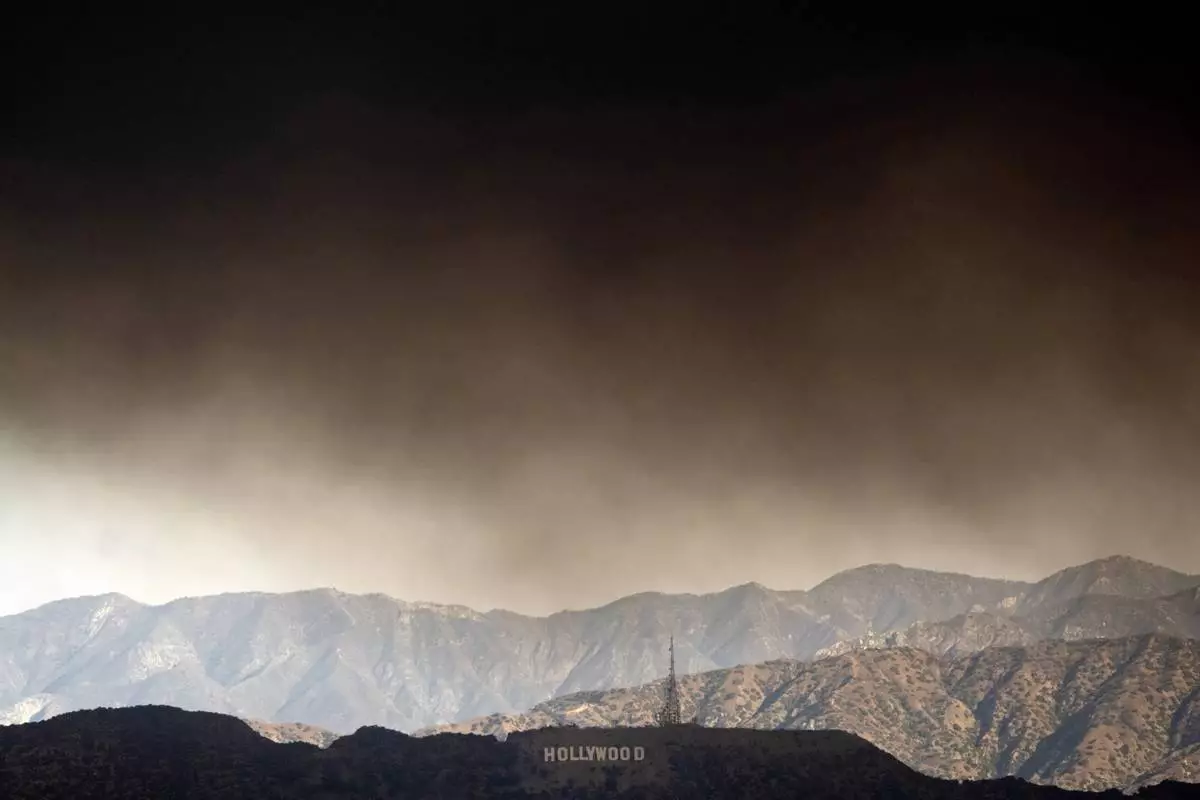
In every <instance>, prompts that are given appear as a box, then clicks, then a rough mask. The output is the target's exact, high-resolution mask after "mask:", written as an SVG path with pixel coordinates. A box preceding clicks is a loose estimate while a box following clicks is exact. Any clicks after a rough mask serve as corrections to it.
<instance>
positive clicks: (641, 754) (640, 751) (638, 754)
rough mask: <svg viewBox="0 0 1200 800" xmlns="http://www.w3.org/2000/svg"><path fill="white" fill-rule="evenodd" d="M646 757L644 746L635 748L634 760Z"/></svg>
mask: <svg viewBox="0 0 1200 800" xmlns="http://www.w3.org/2000/svg"><path fill="white" fill-rule="evenodd" d="M645 757H646V748H644V747H635V748H633V760H634V761H641V760H642V759H644V758H645Z"/></svg>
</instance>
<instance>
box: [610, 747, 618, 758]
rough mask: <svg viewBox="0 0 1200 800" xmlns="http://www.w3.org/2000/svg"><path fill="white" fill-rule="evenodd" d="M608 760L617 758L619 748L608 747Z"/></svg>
mask: <svg viewBox="0 0 1200 800" xmlns="http://www.w3.org/2000/svg"><path fill="white" fill-rule="evenodd" d="M608 760H609V761H616V760H617V748H615V747H610V748H608Z"/></svg>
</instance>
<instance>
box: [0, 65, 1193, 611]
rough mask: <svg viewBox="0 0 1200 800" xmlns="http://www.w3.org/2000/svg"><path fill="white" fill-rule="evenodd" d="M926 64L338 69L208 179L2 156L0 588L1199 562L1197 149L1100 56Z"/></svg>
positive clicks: (578, 582)
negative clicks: (521, 108) (514, 75)
mask: <svg viewBox="0 0 1200 800" xmlns="http://www.w3.org/2000/svg"><path fill="white" fill-rule="evenodd" d="M922 80H923V79H922ZM922 80H916V79H913V80H908V81H906V82H896V81H893V82H890V83H879V84H871V85H865V84H864V85H858V86H852V87H840V88H839V89H838V91H837V92H833V91H831V92H830V93H829V94H828V95H814V96H812V97H809V98H806V99H804V100H797V101H795V102H792V103H790V104H786V105H783V106H779V107H774V108H764V109H750V110H743V111H742V112H740V113H738V114H732V113H730V112H722V113H716V112H709V113H704V114H702V113H700V112H696V111H689V110H680V111H675V112H662V111H660V112H654V113H650V112H634V111H629V112H624V113H616V112H593V113H590V114H580V115H574V116H566V115H556V114H553V113H550V112H542V113H528V114H523V115H520V116H512V117H498V116H496V117H490V118H487V119H482V118H480V119H466V118H455V119H449V118H437V117H433V116H423V117H422V116H416V115H406V116H402V117H397V116H395V115H387V114H384V113H383V112H381V111H379V110H378V109H375V108H372V107H371V106H370V105H369V104H367V103H365V102H360V101H356V100H354V99H352V98H346V97H330V98H329V99H327V100H325V101H322V102H319V103H314V104H311V105H309V106H307V107H305V108H302V109H298V110H296V112H295V113H294V114H293V115H292V116H290V117H288V118H286V119H283V120H281V121H280V123H279V126H278V129H277V131H276V132H275V133H274V134H273V135H272V136H271V137H270V138H268V139H264V140H263V141H262V142H260V143H259V144H258V146H256V147H253V148H249V149H246V150H244V151H242V152H241V153H239V154H236V155H231V157H230V158H229V159H228V161H227V162H225V163H224V164H223V165H222V167H221V169H219V170H214V171H210V172H208V173H207V174H205V175H197V174H192V173H189V174H182V173H181V174H177V175H174V174H164V173H159V174H156V175H153V176H147V175H132V176H131V175H115V174H105V173H103V172H102V171H100V170H93V171H91V172H84V171H82V170H79V169H73V168H71V169H69V168H67V167H64V166H62V165H56V164H54V163H49V162H29V161H24V162H22V161H17V160H13V159H10V160H8V161H6V162H4V164H3V166H2V167H0V168H2V169H3V174H4V176H5V180H4V181H3V184H4V185H7V186H9V187H10V188H11V190H10V191H9V192H8V193H7V195H8V196H7V197H6V198H5V200H4V204H3V207H2V208H0V500H2V502H0V542H2V543H3V548H4V554H5V557H4V559H3V560H2V564H3V567H2V569H3V572H0V577H3V580H0V612H6V613H10V612H15V611H19V610H22V609H23V608H26V607H29V606H31V605H34V604H36V603H39V602H44V601H47V600H51V599H55V598H57V597H61V596H64V595H72V594H85V593H94V592H100V591H110V590H111V591H121V592H125V593H127V594H129V595H131V596H133V597H135V598H137V599H139V600H144V601H164V600H167V599H170V598H172V597H175V596H179V595H185V594H202V593H210V592H218V591H232V590H249V589H255V590H267V591H272V590H275V591H278V590H287V589H296V588H307V587H312V586H329V585H332V586H336V587H337V588H340V589H343V590H345V591H382V592H386V593H389V594H392V595H395V596H397V597H401V598H405V599H413V600H416V599H424V600H433V601H441V602H452V603H461V604H465V605H470V606H473V607H476V608H480V609H487V608H492V607H505V608H511V609H514V610H519V611H526V612H533V613H546V612H551V611H555V610H558V609H561V608H564V607H584V606H588V605H592V604H598V603H602V602H605V601H608V600H611V599H613V598H616V597H618V596H620V595H622V594H626V593H631V592H635V591H644V590H659V591H712V590H719V589H721V588H724V587H726V586H729V585H733V584H736V583H742V582H745V581H750V580H755V581H759V582H761V583H764V584H767V585H770V586H774V587H777V588H806V587H808V586H810V585H812V584H814V583H816V582H818V581H819V580H821V579H823V578H825V577H827V576H828V575H830V574H832V573H833V572H836V571H837V570H840V569H844V568H848V567H852V566H856V565H858V564H861V563H867V562H899V563H903V564H907V565H911V566H922V567H929V568H936V569H954V570H959V571H966V572H971V573H976V574H986V575H997V576H1010V577H1015V578H1027V579H1028V578H1037V577H1040V576H1042V575H1044V574H1046V573H1047V572H1049V571H1051V570H1053V569H1055V568H1058V567H1062V566H1065V565H1067V564H1071V563H1078V562H1081V561H1084V560H1087V559H1090V558H1095V557H1101V556H1105V555H1109V554H1112V553H1117V552H1121V553H1128V554H1130V555H1134V556H1138V557H1142V558H1146V559H1149V560H1154V561H1157V562H1160V563H1164V564H1168V565H1170V566H1172V567H1175V568H1177V569H1183V570H1189V571H1192V572H1200V550H1197V548H1196V547H1195V533H1194V530H1193V528H1194V520H1195V519H1196V516H1197V513H1198V512H1200V500H1197V499H1195V496H1194V495H1195V493H1194V492H1192V491H1191V489H1192V488H1193V487H1194V486H1195V485H1196V482H1197V479H1200V455H1198V454H1200V413H1198V412H1200V406H1198V402H1200V359H1198V358H1197V354H1198V353H1200V323H1197V322H1196V320H1195V315H1194V314H1192V313H1191V309H1194V308H1195V307H1197V306H1196V302H1197V300H1198V299H1200V298H1198V297H1197V284H1196V283H1195V282H1193V280H1192V278H1193V276H1192V275H1191V274H1190V270H1191V269H1192V268H1193V267H1194V265H1195V264H1196V263H1197V255H1200V249H1198V247H1197V245H1198V236H1200V235H1198V234H1197V232H1198V231H1200V219H1198V218H1197V215H1198V210H1200V202H1197V199H1198V198H1197V197H1196V195H1195V189H1194V187H1195V186H1196V185H1197V184H1196V183H1195V178H1196V176H1197V170H1196V166H1197V165H1196V161H1195V156H1194V153H1193V152H1191V151H1189V150H1188V149H1187V147H1185V145H1184V144H1183V143H1184V141H1185V137H1184V136H1183V135H1182V132H1181V131H1180V130H1177V129H1175V128H1173V127H1172V124H1171V121H1170V120H1169V119H1167V118H1165V117H1158V118H1156V117H1155V116H1154V110H1153V109H1150V108H1135V107H1134V106H1133V105H1132V104H1131V101H1129V100H1128V99H1113V98H1111V97H1107V96H1105V95H1104V94H1103V93H1100V92H1098V91H1097V90H1095V89H1094V88H1089V87H1086V86H1082V85H1078V84H1075V83H1070V82H1067V83H1062V84H1055V85H1051V86H1048V82H1047V81H1045V80H1039V85H1040V87H1041V88H1040V89H1039V91H1038V92H1037V93H1036V94H1033V93H1032V89H1031V85H1030V84H1029V83H1028V82H1025V83H1021V84H1019V85H1015V84H1004V83H1002V82H996V81H991V82H984V83H983V84H980V81H983V78H980V77H979V76H974V77H973V78H971V79H967V78H963V79H961V80H960V81H959V82H957V83H947V82H945V81H943V82H942V83H940V84H937V85H933V84H928V83H925V82H922ZM985 90H986V91H985ZM848 98H849V99H848Z"/></svg>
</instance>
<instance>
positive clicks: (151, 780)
mask: <svg viewBox="0 0 1200 800" xmlns="http://www.w3.org/2000/svg"><path fill="white" fill-rule="evenodd" d="M601 748H602V749H601ZM547 752H550V753H552V754H553V756H554V758H553V760H551V761H547V755H546V754H547ZM638 755H640V756H641V758H640V760H638V759H637V756H638ZM612 756H616V757H617V760H611V757H612ZM1189 789H1190V790H1192V791H1194V787H1185V786H1183V785H1181V784H1175V783H1170V782H1166V783H1160V784H1158V785H1156V786H1152V787H1149V788H1147V789H1145V790H1143V791H1142V792H1141V793H1140V794H1139V795H1138V797H1144V798H1174V797H1184V796H1186V794H1185V792H1186V791H1187V790H1189ZM1102 796H1103V797H1109V798H1113V799H1114V800H1115V799H1116V798H1120V797H1121V795H1120V794H1118V793H1115V792H1109V793H1107V794H1105V795H1084V794H1080V793H1074V792H1069V791H1066V790H1063V789H1058V788H1055V787H1050V786H1038V785H1035V784H1031V783H1026V782H1024V781H1021V780H1017V779H1011V778H1010V779H1004V780H998V781H981V782H974V783H972V782H959V781H947V780H939V779H936V778H930V777H927V776H924V775H921V774H920V773H918V772H916V771H914V770H912V769H910V768H908V767H906V766H904V765H903V764H901V763H900V762H899V761H897V760H896V759H894V758H892V757H891V756H889V755H887V754H885V753H883V752H882V751H880V750H878V749H877V748H875V747H873V746H872V745H870V744H869V743H867V742H866V741H864V740H862V739H859V738H858V737H856V736H852V735H850V734H847V733H840V732H836V731H763V730H721V729H712V728H703V727H698V726H681V727H678V728H667V729H664V728H608V729H603V730H589V729H583V728H548V729H542V730H536V731H526V732H522V733H517V734H513V735H512V736H510V737H508V739H507V740H506V741H499V740H497V739H495V738H492V737H487V736H474V735H469V734H443V735H439V736H430V737H424V738H414V737H410V736H407V735H405V734H402V733H398V732H395V731H391V730H387V729H383V728H376V727H369V728H362V729H360V730H359V731H357V732H356V733H354V734H352V735H350V736H345V737H342V738H339V739H338V740H336V741H335V742H333V743H332V745H330V746H329V747H328V748H326V749H321V748H319V747H316V746H315V745H310V744H305V743H299V742H296V743H286V744H281V743H278V742H273V741H270V740H268V739H266V738H264V737H263V736H260V735H259V734H258V733H256V732H255V731H254V730H252V729H251V728H250V727H249V726H247V725H246V724H245V723H244V722H242V721H241V720H238V719H236V718H234V717H228V716H224V715H220V714H213V713H208V712H195V711H181V710H179V709H174V708H169V707H165V706H141V707H135V708H123V709H99V710H94V711H79V712H72V713H68V714H64V715H61V716H58V717H55V718H53V719H50V720H46V721H43V722H36V723H28V724H25V725H15V726H11V727H7V728H2V729H0V797H3V798H5V800H91V798H105V800H132V798H138V800H149V799H151V798H153V799H154V800H161V799H162V798H172V799H173V800H208V799H210V798H211V799H212V800H218V799H219V800H238V799H239V798H245V799H246V800H251V799H253V800H269V799H270V798H278V799H279V800H285V799H286V798H321V799H329V800H332V798H435V797H445V798H475V797H499V798H504V797H546V798H548V797H572V798H581V799H582V800H586V799H587V798H600V797H604V798H614V797H615V798H668V797H671V798H698V799H699V798H704V800H711V799H712V798H756V800H758V799H761V798H772V797H805V798H814V800H816V799H818V798H830V800H834V798H836V799H837V800H853V798H872V799H874V798H879V797H892V798H930V799H931V800H932V799H935V798H994V800H1001V799H1002V798H1003V799H1005V800H1007V798H1031V799H1039V800H1040V799H1041V798H1064V799H1065V798H1079V797H1102Z"/></svg>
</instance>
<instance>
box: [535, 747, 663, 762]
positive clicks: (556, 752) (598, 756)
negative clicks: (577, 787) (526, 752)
mask: <svg viewBox="0 0 1200 800" xmlns="http://www.w3.org/2000/svg"><path fill="white" fill-rule="evenodd" d="M542 753H543V756H544V759H545V760H546V761H641V760H643V759H645V758H646V748H644V747H594V746H592V745H572V746H570V747H544V748H542Z"/></svg>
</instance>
